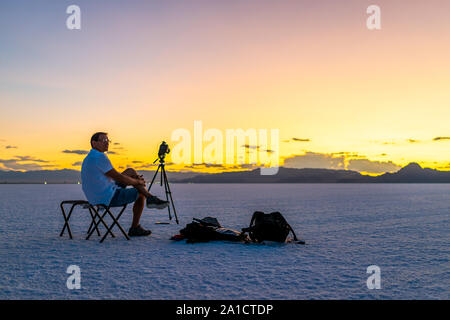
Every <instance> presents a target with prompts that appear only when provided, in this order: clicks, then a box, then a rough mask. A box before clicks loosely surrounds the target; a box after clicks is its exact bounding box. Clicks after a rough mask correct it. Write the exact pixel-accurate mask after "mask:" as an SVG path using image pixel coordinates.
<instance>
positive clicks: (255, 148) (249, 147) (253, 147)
mask: <svg viewBox="0 0 450 320" xmlns="http://www.w3.org/2000/svg"><path fill="white" fill-rule="evenodd" d="M242 147H244V148H245V149H254V150H259V146H251V145H249V144H244V145H243V146H242Z"/></svg>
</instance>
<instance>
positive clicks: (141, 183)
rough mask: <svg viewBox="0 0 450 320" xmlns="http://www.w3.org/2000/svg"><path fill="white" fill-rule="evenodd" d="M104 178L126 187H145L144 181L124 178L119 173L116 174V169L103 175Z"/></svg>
mask: <svg viewBox="0 0 450 320" xmlns="http://www.w3.org/2000/svg"><path fill="white" fill-rule="evenodd" d="M105 175H106V176H108V177H110V178H111V179H113V180H114V181H116V182H118V183H121V184H124V185H127V186H133V187H137V186H144V187H145V181H144V180H142V179H134V178H131V177H128V176H125V175H123V174H121V173H120V172H117V171H116V169H114V168H113V169H111V170H109V171H108V172H106V173H105Z"/></svg>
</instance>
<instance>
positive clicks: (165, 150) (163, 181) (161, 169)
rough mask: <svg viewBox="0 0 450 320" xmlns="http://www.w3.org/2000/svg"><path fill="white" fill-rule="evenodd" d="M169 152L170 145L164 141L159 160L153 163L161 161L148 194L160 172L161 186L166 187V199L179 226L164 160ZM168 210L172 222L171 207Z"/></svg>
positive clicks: (160, 147) (159, 152) (160, 148)
mask: <svg viewBox="0 0 450 320" xmlns="http://www.w3.org/2000/svg"><path fill="white" fill-rule="evenodd" d="M169 152H170V149H169V145H168V144H167V143H166V142H165V141H163V142H162V143H161V145H160V146H159V151H158V158H157V159H156V160H155V161H153V163H155V162H156V161H158V160H159V165H158V168H157V169H156V171H155V174H154V176H153V179H152V182H150V185H149V186H148V192H150V189H151V187H152V185H153V182H154V181H155V179H156V176H157V175H158V172H161V186H164V191H165V192H166V199H167V201H169V202H170V204H171V205H172V209H173V213H174V215H175V221H176V222H177V224H179V221H178V216H177V211H176V210H175V205H174V203H173V199H172V192H171V191H170V186H169V180H168V179H167V175H166V169H165V166H166V165H165V163H164V158H165V157H166V154H168V153H169ZM167 209H168V210H169V219H170V220H172V215H171V213H170V205H169V206H168V207H167Z"/></svg>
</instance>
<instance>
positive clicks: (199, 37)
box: [0, 0, 450, 174]
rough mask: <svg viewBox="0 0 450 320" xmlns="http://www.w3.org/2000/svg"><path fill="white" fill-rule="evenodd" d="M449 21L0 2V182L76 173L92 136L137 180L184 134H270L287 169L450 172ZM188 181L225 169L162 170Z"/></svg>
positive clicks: (298, 11)
mask: <svg viewBox="0 0 450 320" xmlns="http://www.w3.org/2000/svg"><path fill="white" fill-rule="evenodd" d="M71 4H76V5H78V6H79V7H80V8H81V30H69V29H67V27H66V19H67V18H68V17H69V14H67V13H66V8H67V7H68V6H69V5H71ZM372 4H376V5H379V6H380V8H381V26H382V29H381V30H369V29H368V28H367V27H366V20H367V18H368V17H369V14H367V13H366V9H367V7H368V6H369V5H372ZM449 15H450V2H449V1H448V0H440V1H438V0H430V1H416V0H411V1H393V0H390V1H384V0H383V1H382V0H371V1H365V0H345V1H335V0H322V1H317V0H316V1H313V0H310V1H303V0H292V1H279V0H278V1H275V0H272V1H265V0H251V1H250V0H247V1H234V0H226V1H225V0H223V1H200V0H199V1H191V0H183V1H167V0H165V1H162V0H161V1H160V0H158V1H101V0H96V1H94V0H89V1H82V0H71V1H56V0H53V1H22V0H19V1H18V0H14V1H12V0H2V1H1V2H0V40H1V50H0V170H37V169H62V168H68V169H76V170H79V169H80V162H81V161H82V160H83V157H84V154H85V153H86V152H87V151H89V150H90V145H89V139H90V137H91V135H92V134H93V133H94V132H96V131H106V132H108V133H109V137H110V139H111V140H112V141H113V143H112V144H111V148H110V149H111V150H112V151H113V153H110V155H109V157H110V159H111V161H112V163H113V165H114V166H116V167H118V168H120V167H123V168H124V167H127V166H133V167H137V168H139V167H140V168H144V166H146V165H147V164H150V163H151V162H153V160H154V159H155V158H156V156H157V151H158V146H159V144H160V142H161V141H162V140H165V141H167V142H168V143H169V144H170V145H171V146H174V145H175V144H176V142H174V141H171V135H172V133H173V132H174V131H175V130H177V129H180V128H185V129H187V130H189V131H190V132H191V134H192V135H193V134H194V129H193V128H194V121H196V120H198V121H202V124H203V128H204V130H207V129H210V128H212V129H218V130H220V131H221V132H223V134H224V136H225V131H226V130H227V129H238V128H241V129H244V130H247V129H256V130H259V129H268V130H269V129H279V133H280V139H279V146H280V149H279V155H280V165H286V166H290V167H299V168H301V167H321V168H332V169H337V168H341V169H350V170H356V171H360V172H368V173H373V174H378V173H381V172H385V171H397V170H398V168H400V167H401V166H404V165H406V164H408V163H409V162H413V161H414V162H418V163H420V164H421V165H422V166H424V167H431V168H436V169H440V170H450V125H449V123H450V19H449ZM241 147H242V148H245V147H244V146H241ZM251 147H256V146H251ZM167 161H168V162H170V156H169V157H168V160H167ZM242 167H245V166H242ZM193 168H194V169H196V170H202V171H218V170H226V169H229V168H227V167H220V166H214V167H206V166H190V165H186V166H181V165H180V166H173V169H174V170H183V169H185V170H191V169H193ZM169 170H170V169H169Z"/></svg>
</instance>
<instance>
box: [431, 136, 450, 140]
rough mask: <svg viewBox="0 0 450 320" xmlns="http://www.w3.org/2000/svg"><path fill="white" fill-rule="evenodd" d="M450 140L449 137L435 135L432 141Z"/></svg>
mask: <svg viewBox="0 0 450 320" xmlns="http://www.w3.org/2000/svg"><path fill="white" fill-rule="evenodd" d="M441 140H450V137H436V138H434V139H433V141H441Z"/></svg>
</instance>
